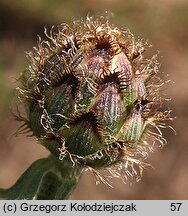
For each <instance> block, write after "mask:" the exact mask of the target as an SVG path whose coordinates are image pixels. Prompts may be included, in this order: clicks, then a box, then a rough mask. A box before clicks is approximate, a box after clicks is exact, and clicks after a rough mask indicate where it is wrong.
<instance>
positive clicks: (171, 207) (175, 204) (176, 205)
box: [170, 203, 182, 211]
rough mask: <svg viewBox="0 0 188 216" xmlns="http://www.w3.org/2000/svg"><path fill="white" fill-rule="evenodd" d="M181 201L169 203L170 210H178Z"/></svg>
mask: <svg viewBox="0 0 188 216" xmlns="http://www.w3.org/2000/svg"><path fill="white" fill-rule="evenodd" d="M181 204H182V203H171V205H170V210H171V211H179V210H180V207H181Z"/></svg>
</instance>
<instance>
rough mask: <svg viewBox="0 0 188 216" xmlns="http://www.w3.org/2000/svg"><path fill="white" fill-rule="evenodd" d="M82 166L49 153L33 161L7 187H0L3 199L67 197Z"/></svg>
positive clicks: (75, 183) (0, 194)
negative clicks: (11, 184)
mask: <svg viewBox="0 0 188 216" xmlns="http://www.w3.org/2000/svg"><path fill="white" fill-rule="evenodd" d="M81 171H82V167H80V166H78V165H75V166H73V164H72V162H71V161H70V159H68V158H64V159H63V160H62V161H60V160H58V159H56V158H55V157H54V156H52V155H50V156H49V157H48V158H43V159H39V160H37V161H35V162H34V163H33V164H32V165H31V166H30V167H29V168H28V169H27V170H26V171H25V172H24V173H23V174H22V176H21V177H20V178H19V179H18V181H17V182H16V183H15V184H14V185H13V186H12V187H11V188H8V189H0V197H2V198H4V199H18V200H20V199H29V200H30V199H37V200H39V199H45V200H49V199H67V198H68V196H69V195H70V194H71V192H72V191H73V190H74V188H75V186H76V185H77V182H78V180H79V177H80V176H81Z"/></svg>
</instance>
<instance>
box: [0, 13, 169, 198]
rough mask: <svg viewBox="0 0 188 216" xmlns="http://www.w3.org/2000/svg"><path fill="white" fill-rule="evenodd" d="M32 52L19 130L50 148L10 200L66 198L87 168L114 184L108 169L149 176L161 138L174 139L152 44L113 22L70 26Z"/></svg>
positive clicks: (5, 194) (2, 192)
mask: <svg viewBox="0 0 188 216" xmlns="http://www.w3.org/2000/svg"><path fill="white" fill-rule="evenodd" d="M45 33H46V36H47V38H48V39H47V40H46V41H42V40H41V39H39V41H38V45H37V46H36V47H34V49H33V51H31V52H29V53H28V54H27V55H28V57H29V59H30V64H29V66H28V68H27V69H26V70H25V71H24V72H23V74H22V75H21V77H20V82H21V86H20V87H19V88H18V90H19V97H20V100H21V101H22V103H23V105H24V108H25V114H24V115H21V114H19V115H18V116H17V119H18V120H19V121H23V125H22V126H21V128H20V130H19V132H26V131H28V132H30V134H31V135H32V136H35V137H36V138H37V141H38V143H40V144H42V145H43V146H44V147H45V148H47V149H48V150H49V151H50V156H49V157H48V158H44V159H40V160H38V161H36V162H34V163H33V164H32V165H31V166H30V167H29V168H28V170H27V171H26V172H25V173H24V174H23V175H22V176H21V177H20V179H19V180H18V181H17V182H16V184H15V185H14V186H13V187H11V188H10V189H1V190H0V195H1V196H2V197H4V198H7V199H65V198H67V197H68V196H69V195H70V193H71V192H72V190H73V189H74V187H75V186H76V184H77V182H78V180H79V177H80V176H81V174H82V173H83V171H85V170H87V169H90V170H92V171H93V173H94V174H95V176H96V180H97V182H98V181H100V180H101V181H103V182H104V183H107V184H109V181H108V179H107V178H106V177H105V176H104V175H102V174H100V170H104V169H105V170H106V171H108V172H109V173H110V174H111V175H112V176H114V177H118V178H122V180H123V181H126V180H127V176H135V177H136V178H137V179H139V178H140V176H141V175H142V170H143V167H144V165H145V163H144V160H145V159H146V158H147V156H148V152H150V151H152V150H153V147H154V143H155V142H156V141H157V142H158V143H160V145H163V144H164V143H165V142H166V141H165V139H164V138H163V136H162V133H161V130H160V128H164V127H166V124H165V120H166V119H169V111H166V112H163V111H160V110H162V109H161V105H162V99H161V97H160V95H159V93H160V89H161V87H162V86H163V84H164V82H163V81H162V80H161V79H160V78H159V77H158V73H159V63H158V62H157V56H156V55H154V56H152V57H151V58H150V59H148V58H145V57H144V56H143V53H144V52H145V51H146V50H147V49H148V48H149V46H148V44H147V43H144V42H143V41H142V40H140V39H138V40H136V39H135V38H134V36H133V35H132V34H131V33H130V32H129V31H127V30H122V29H119V28H117V27H115V26H113V25H112V24H111V23H110V22H109V20H108V19H107V18H104V17H98V18H96V19H93V18H92V17H87V19H86V20H81V21H75V22H74V23H73V25H72V26H68V25H66V24H62V25H60V26H58V27H57V29H55V28H52V29H51V31H50V32H47V30H45Z"/></svg>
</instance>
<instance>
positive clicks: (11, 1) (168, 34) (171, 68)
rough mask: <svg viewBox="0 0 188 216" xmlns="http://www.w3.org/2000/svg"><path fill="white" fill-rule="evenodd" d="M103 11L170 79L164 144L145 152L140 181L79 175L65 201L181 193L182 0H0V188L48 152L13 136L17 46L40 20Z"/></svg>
mask: <svg viewBox="0 0 188 216" xmlns="http://www.w3.org/2000/svg"><path fill="white" fill-rule="evenodd" d="M105 11H108V14H109V15H110V16H112V21H113V22H114V23H115V24H116V25H117V26H118V27H124V28H129V29H130V30H131V31H132V32H133V33H134V34H135V35H136V36H140V37H142V38H144V39H145V40H149V42H150V43H152V45H153V47H152V48H151V51H152V52H153V51H155V50H160V56H162V58H161V60H160V61H161V70H162V71H164V74H169V78H170V79H171V80H172V82H171V84H168V85H167V88H166V90H165V93H166V95H167V96H168V97H169V98H172V100H171V101H170V102H168V103H167V104H166V107H170V108H171V109H172V110H173V116H176V119H175V120H174V122H172V123H171V125H172V126H173V127H174V128H175V130H176V131H177V135H174V133H173V132H172V131H171V130H170V129H167V130H165V132H164V136H165V137H166V139H167V140H168V145H166V146H165V147H164V148H163V149H161V148H159V149H157V150H156V151H155V152H154V153H152V154H150V158H149V159H148V162H149V163H151V164H152V166H153V167H154V169H152V168H147V169H146V170H145V171H144V173H143V174H144V175H143V178H142V180H141V181H140V182H134V181H128V182H127V184H123V183H122V182H121V181H120V180H117V179H114V180H113V186H114V188H112V189H111V188H109V187H108V186H106V185H103V184H100V185H98V186H96V185H95V181H94V178H93V175H92V174H91V173H89V172H87V173H85V174H84V175H83V176H82V178H81V181H80V183H79V185H78V187H77V188H76V190H75V191H74V193H73V194H72V196H71V199H188V187H187V186H188V185H187V184H188V183H187V182H188V111H187V107H188V49H187V48H188V1H187V0H158V1H155V0H142V1H140V0H77V1H76V0H75V1H73V0H67V1H65V0H48V1H47V0H19V1H17V0H0V187H9V186H11V185H12V184H13V183H14V182H15V181H16V180H17V178H18V177H19V176H20V174H21V173H22V172H23V171H24V170H25V169H26V168H27V167H28V166H29V165H30V164H31V163H32V162H33V161H34V160H36V159H37V158H40V157H44V156H46V155H47V154H48V152H47V151H46V150H45V149H43V147H42V146H40V145H37V144H36V142H35V139H34V138H28V137H26V135H20V136H18V137H15V136H13V134H14V132H15V131H16V129H17V128H18V127H19V123H17V122H16V121H15V120H14V119H13V117H12V113H11V109H12V107H15V102H16V99H15V96H14V94H15V91H14V89H15V87H16V85H17V83H16V79H17V78H18V77H19V74H20V72H22V71H23V70H24V68H25V67H26V65H27V60H26V58H25V53H24V52H25V51H28V50H31V49H32V47H33V46H34V45H35V44H36V41H37V35H41V36H42V37H43V36H44V33H43V32H44V26H46V27H49V28H50V27H51V26H52V25H56V24H60V23H62V22H66V23H71V22H72V21H73V20H75V19H79V18H80V17H86V16H87V15H88V14H89V15H95V14H99V15H101V14H105Z"/></svg>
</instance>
